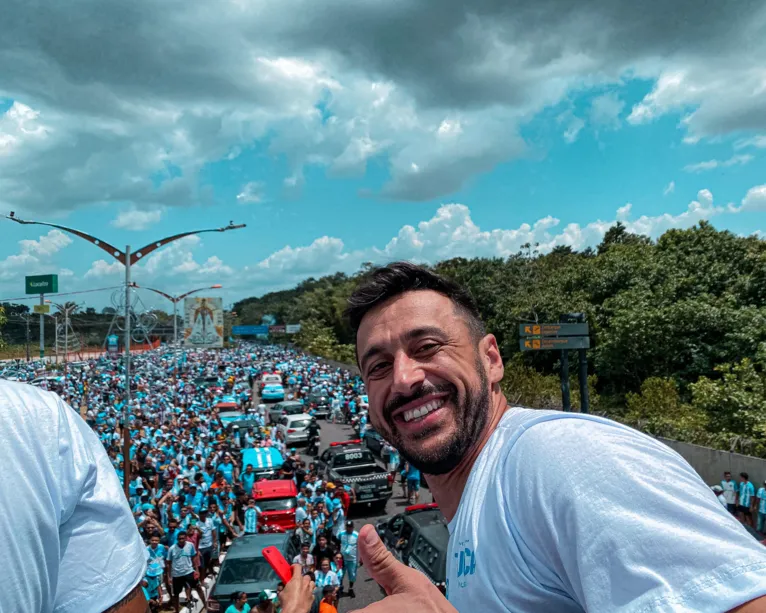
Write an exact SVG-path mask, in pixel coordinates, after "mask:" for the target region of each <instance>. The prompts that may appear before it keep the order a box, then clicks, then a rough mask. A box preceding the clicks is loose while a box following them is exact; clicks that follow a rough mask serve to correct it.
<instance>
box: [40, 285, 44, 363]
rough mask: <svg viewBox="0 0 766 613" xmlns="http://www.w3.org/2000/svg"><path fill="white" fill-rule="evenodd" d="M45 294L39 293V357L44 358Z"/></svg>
mask: <svg viewBox="0 0 766 613" xmlns="http://www.w3.org/2000/svg"><path fill="white" fill-rule="evenodd" d="M43 309H45V294H40V359H41V360H44V359H45V313H44V312H43Z"/></svg>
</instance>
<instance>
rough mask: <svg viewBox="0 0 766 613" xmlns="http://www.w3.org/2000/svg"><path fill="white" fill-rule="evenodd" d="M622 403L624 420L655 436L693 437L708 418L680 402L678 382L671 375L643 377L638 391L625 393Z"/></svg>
mask: <svg viewBox="0 0 766 613" xmlns="http://www.w3.org/2000/svg"><path fill="white" fill-rule="evenodd" d="M625 403H626V405H627V414H626V415H625V421H626V422H627V423H628V424H630V425H632V426H634V427H636V428H638V429H640V430H643V431H644V432H648V433H649V434H652V435H654V436H663V437H665V438H670V439H682V440H690V439H692V440H693V439H695V438H697V437H698V435H699V434H700V433H701V432H702V431H704V429H705V427H706V425H707V422H708V419H707V415H706V414H705V412H704V411H702V410H700V409H698V408H696V407H693V406H691V405H689V404H686V403H684V402H682V400H681V395H680V393H679V390H678V384H677V383H676V382H675V381H673V380H672V379H663V378H660V377H650V378H648V379H646V380H645V381H644V382H643V383H642V385H641V393H639V394H634V393H632V392H631V393H628V394H627V395H626V397H625Z"/></svg>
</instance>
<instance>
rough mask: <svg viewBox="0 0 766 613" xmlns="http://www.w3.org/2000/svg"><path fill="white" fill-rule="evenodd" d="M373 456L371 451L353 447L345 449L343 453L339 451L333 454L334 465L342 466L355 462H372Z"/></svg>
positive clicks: (352, 464)
mask: <svg viewBox="0 0 766 613" xmlns="http://www.w3.org/2000/svg"><path fill="white" fill-rule="evenodd" d="M374 463H375V458H373V457H372V453H371V452H369V451H367V450H362V449H354V450H349V451H346V452H345V453H339V454H337V455H336V456H335V462H334V463H333V465H334V466H336V467H342V466H356V465H357V464H374Z"/></svg>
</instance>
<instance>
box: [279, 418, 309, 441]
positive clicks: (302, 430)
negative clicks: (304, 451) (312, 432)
mask: <svg viewBox="0 0 766 613" xmlns="http://www.w3.org/2000/svg"><path fill="white" fill-rule="evenodd" d="M310 423H311V417H310V416H308V415H306V414H305V413H303V414H300V415H283V416H282V417H281V418H280V420H279V424H277V431H278V432H281V433H282V436H284V437H285V445H287V446H288V447H289V446H290V445H295V444H296V443H308V440H309V431H308V427H309V424H310Z"/></svg>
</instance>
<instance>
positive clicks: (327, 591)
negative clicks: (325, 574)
mask: <svg viewBox="0 0 766 613" xmlns="http://www.w3.org/2000/svg"><path fill="white" fill-rule="evenodd" d="M334 592H335V587H334V586H332V585H325V586H324V587H323V588H322V596H327V595H328V594H332V593H334Z"/></svg>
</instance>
